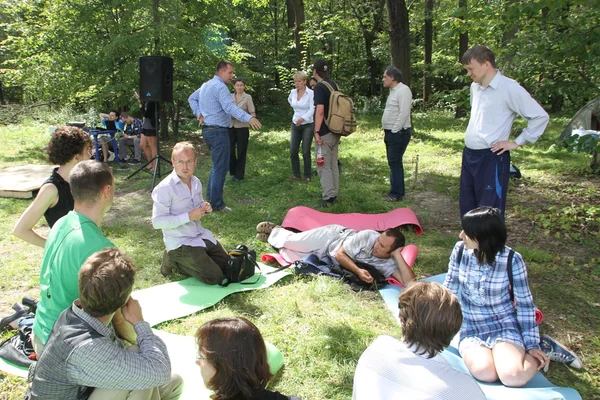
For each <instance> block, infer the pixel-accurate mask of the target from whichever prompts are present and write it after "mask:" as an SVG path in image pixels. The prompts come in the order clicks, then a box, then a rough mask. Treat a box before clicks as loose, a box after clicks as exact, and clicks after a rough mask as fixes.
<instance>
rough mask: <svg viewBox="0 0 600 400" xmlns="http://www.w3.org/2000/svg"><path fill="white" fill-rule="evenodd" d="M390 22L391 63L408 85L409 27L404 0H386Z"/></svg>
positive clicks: (409, 79)
mask: <svg viewBox="0 0 600 400" xmlns="http://www.w3.org/2000/svg"><path fill="white" fill-rule="evenodd" d="M386 4H387V9H388V19H389V22H390V24H389V25H390V28H389V29H390V47H391V53H392V64H393V65H394V66H395V67H397V68H398V69H400V71H401V72H402V76H403V78H404V83H405V84H406V85H409V86H410V82H411V72H410V29H409V25H408V9H407V7H406V1H405V0H386Z"/></svg>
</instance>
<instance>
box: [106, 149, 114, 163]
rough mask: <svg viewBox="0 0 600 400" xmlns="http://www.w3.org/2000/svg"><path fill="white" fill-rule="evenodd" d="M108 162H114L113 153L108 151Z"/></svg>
mask: <svg viewBox="0 0 600 400" xmlns="http://www.w3.org/2000/svg"><path fill="white" fill-rule="evenodd" d="M108 161H109V162H110V161H115V153H113V152H112V151H110V150H109V151H108Z"/></svg>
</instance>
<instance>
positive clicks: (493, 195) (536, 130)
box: [459, 45, 549, 217]
mask: <svg viewBox="0 0 600 400" xmlns="http://www.w3.org/2000/svg"><path fill="white" fill-rule="evenodd" d="M461 62H462V64H463V65H464V67H465V69H466V70H467V75H468V76H469V77H470V78H471V79H472V80H473V83H472V84H471V118H470V120H469V126H468V127H467V132H466V134H465V149H464V150H463V159H462V170H461V174H460V196H459V203H460V215H461V217H462V216H463V215H464V214H466V213H467V212H468V211H471V210H473V209H475V208H477V207H480V206H490V207H494V208H498V209H500V211H501V212H502V215H504V208H505V207H506V194H507V192H508V178H509V174H510V151H511V150H516V149H517V148H519V147H521V146H523V145H525V143H535V142H536V141H537V139H538V138H539V137H540V136H541V135H542V133H544V129H546V126H547V125H548V121H549V117H548V113H547V112H546V111H544V109H543V108H542V106H540V105H539V104H538V102H537V101H536V100H535V99H533V98H532V97H531V95H530V94H529V93H528V92H527V91H526V90H525V89H523V87H521V85H519V84H518V83H517V82H516V81H514V80H512V79H509V78H507V77H505V76H503V75H502V74H501V73H500V71H499V70H497V69H496V60H495V56H494V53H493V52H492V51H491V50H490V49H488V48H487V47H485V46H483V45H478V46H475V47H473V48H471V49H469V50H467V51H466V52H465V54H464V55H463V56H462V59H461ZM517 115H520V116H521V117H523V118H525V119H526V120H527V128H525V129H523V131H522V132H521V134H520V135H519V136H517V137H516V138H515V140H514V141H510V140H508V139H509V136H510V130H511V128H512V124H513V121H514V120H515V117H516V116H517Z"/></svg>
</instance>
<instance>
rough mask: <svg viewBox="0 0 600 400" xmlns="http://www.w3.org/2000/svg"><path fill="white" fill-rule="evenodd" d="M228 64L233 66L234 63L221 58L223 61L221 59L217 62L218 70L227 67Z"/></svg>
mask: <svg viewBox="0 0 600 400" xmlns="http://www.w3.org/2000/svg"><path fill="white" fill-rule="evenodd" d="M228 65H231V66H232V67H233V64H232V63H230V62H229V61H227V60H221V61H219V62H218V63H217V72H218V71H220V70H222V69H227V66H228Z"/></svg>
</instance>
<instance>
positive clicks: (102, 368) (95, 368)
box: [67, 321, 171, 390]
mask: <svg viewBox="0 0 600 400" xmlns="http://www.w3.org/2000/svg"><path fill="white" fill-rule="evenodd" d="M134 328H135V331H136V333H137V339H138V346H139V352H135V351H129V350H126V349H124V348H122V347H121V346H120V345H119V344H120V343H117V342H113V341H112V340H110V339H109V338H103V339H98V340H92V341H90V342H89V343H88V344H86V345H83V346H80V347H78V348H76V349H75V350H73V352H72V353H71V354H70V355H69V356H68V358H67V368H68V369H69V375H70V376H71V377H72V379H73V381H74V382H76V383H77V385H79V386H89V387H97V388H103V389H122V390H142V389H149V388H153V387H157V386H162V385H165V384H167V383H168V382H169V380H170V379H171V361H170V360H169V354H168V352H167V346H166V345H165V343H164V342H163V341H162V340H161V339H160V338H159V337H158V336H156V335H154V333H153V332H152V328H151V327H150V325H149V324H148V323H147V322H144V321H142V322H138V323H137V324H135V326H134Z"/></svg>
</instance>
